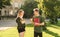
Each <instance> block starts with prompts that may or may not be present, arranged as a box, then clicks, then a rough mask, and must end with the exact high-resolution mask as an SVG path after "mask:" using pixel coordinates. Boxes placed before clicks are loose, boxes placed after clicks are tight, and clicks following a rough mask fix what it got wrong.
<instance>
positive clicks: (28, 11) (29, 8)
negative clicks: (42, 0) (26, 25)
mask: <svg viewBox="0 0 60 37" xmlns="http://www.w3.org/2000/svg"><path fill="white" fill-rule="evenodd" d="M37 5H38V2H36V1H29V2H28V1H26V3H25V5H24V6H22V7H21V8H22V9H23V10H24V11H25V16H24V17H25V18H30V17H31V16H33V9H34V8H37V7H38V6H37Z"/></svg>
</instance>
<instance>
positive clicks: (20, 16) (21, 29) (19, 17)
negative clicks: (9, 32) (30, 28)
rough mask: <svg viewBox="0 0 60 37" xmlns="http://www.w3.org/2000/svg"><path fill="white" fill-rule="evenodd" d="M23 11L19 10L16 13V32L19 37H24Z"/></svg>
mask: <svg viewBox="0 0 60 37" xmlns="http://www.w3.org/2000/svg"><path fill="white" fill-rule="evenodd" d="M23 15H24V11H23V10H22V9H21V10H19V11H18V14H17V19H16V23H17V24H18V26H17V30H18V33H19V37H24V33H25V20H24V19H23Z"/></svg>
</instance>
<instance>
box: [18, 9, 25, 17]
mask: <svg viewBox="0 0 60 37" xmlns="http://www.w3.org/2000/svg"><path fill="white" fill-rule="evenodd" d="M21 12H24V11H23V10H22V9H19V10H18V11H17V17H19V14H20V13H21Z"/></svg>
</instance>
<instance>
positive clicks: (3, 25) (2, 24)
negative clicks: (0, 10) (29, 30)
mask: <svg viewBox="0 0 60 37" xmlns="http://www.w3.org/2000/svg"><path fill="white" fill-rule="evenodd" d="M58 20H60V19H58ZM25 21H26V24H29V23H31V22H30V19H25ZM46 21H49V19H47V20H46ZM16 26H17V23H16V20H15V19H8V20H0V30H6V29H8V28H12V27H16Z"/></svg>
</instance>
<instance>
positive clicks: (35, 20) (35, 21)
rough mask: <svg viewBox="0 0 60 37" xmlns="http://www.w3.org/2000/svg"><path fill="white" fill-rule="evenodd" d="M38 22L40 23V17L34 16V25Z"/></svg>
mask: <svg viewBox="0 0 60 37" xmlns="http://www.w3.org/2000/svg"><path fill="white" fill-rule="evenodd" d="M38 23H40V20H39V18H34V25H35V26H37V25H38Z"/></svg>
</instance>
